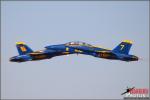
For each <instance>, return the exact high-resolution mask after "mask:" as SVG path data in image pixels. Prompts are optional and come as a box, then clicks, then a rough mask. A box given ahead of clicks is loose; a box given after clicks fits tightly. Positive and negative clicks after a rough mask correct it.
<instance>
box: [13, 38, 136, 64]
mask: <svg viewBox="0 0 150 100" xmlns="http://www.w3.org/2000/svg"><path fill="white" fill-rule="evenodd" d="M131 46H132V41H129V40H124V41H123V42H121V43H120V44H119V45H118V46H117V47H115V48H114V49H113V50H109V49H104V48H100V47H96V46H93V45H90V44H87V43H85V42H79V41H74V42H68V43H65V44H59V45H50V46H46V47H45V49H44V50H39V51H33V50H32V49H31V48H30V47H28V46H27V45H26V44H25V43H24V42H17V43H16V47H17V49H18V53H19V55H17V56H14V57H11V58H10V61H11V62H25V61H35V60H42V59H50V58H52V57H55V56H61V55H69V54H85V55H91V56H94V57H98V58H105V59H111V60H121V61H137V60H138V57H137V56H134V55H130V54H129V51H130V48H131Z"/></svg>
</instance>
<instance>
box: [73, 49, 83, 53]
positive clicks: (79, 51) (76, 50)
mask: <svg viewBox="0 0 150 100" xmlns="http://www.w3.org/2000/svg"><path fill="white" fill-rule="evenodd" d="M74 51H75V52H78V53H81V52H83V51H81V50H78V49H75V50H74Z"/></svg>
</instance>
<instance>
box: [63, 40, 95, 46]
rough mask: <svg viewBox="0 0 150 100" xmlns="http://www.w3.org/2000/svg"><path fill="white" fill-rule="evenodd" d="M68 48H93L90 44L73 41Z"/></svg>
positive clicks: (67, 44) (68, 44)
mask: <svg viewBox="0 0 150 100" xmlns="http://www.w3.org/2000/svg"><path fill="white" fill-rule="evenodd" d="M65 45H66V46H87V47H93V46H92V45H90V44H87V43H85V42H80V41H72V42H68V43H66V44H65Z"/></svg>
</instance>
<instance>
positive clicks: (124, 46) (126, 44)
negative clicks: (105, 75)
mask: <svg viewBox="0 0 150 100" xmlns="http://www.w3.org/2000/svg"><path fill="white" fill-rule="evenodd" d="M131 46H132V41H130V40H124V41H123V42H121V43H120V44H119V45H118V46H117V47H115V48H114V49H113V50H112V51H114V52H117V53H122V54H128V53H129V51H130V48H131Z"/></svg>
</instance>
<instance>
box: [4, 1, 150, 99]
mask: <svg viewBox="0 0 150 100" xmlns="http://www.w3.org/2000/svg"><path fill="white" fill-rule="evenodd" d="M148 8H149V1H122V2H118V1H107V2H105V1H71V2H69V1H49V2H48V1H22V2H19V1H12V2H11V1H3V2H2V3H1V29H2V31H1V58H2V59H1V65H2V66H1V81H2V82H1V87H2V93H1V94H2V95H1V96H2V98H3V99H33V98H34V99H37V98H39V99H60V98H61V99H70V98H71V99H79V98H80V99H109V98H114V99H116V98H117V99H121V98H123V96H122V95H120V94H121V93H122V92H124V91H125V89H126V87H127V86H128V87H132V86H135V87H136V88H149V9H148ZM125 39H129V40H132V41H133V42H134V43H133V46H132V48H131V51H130V54H134V55H136V56H138V57H139V58H140V60H139V61H135V62H123V61H115V60H106V59H101V58H95V57H92V56H87V55H70V56H59V57H54V58H52V59H48V60H41V61H32V62H31V61H30V62H24V63H15V62H9V58H10V57H12V56H15V55H18V52H17V49H16V47H15V43H16V42H17V41H24V42H25V43H26V44H28V45H29V46H30V47H31V48H32V49H33V50H40V49H44V47H45V46H48V45H53V44H62V43H66V42H69V41H74V40H78V41H83V42H87V43H89V44H92V45H96V46H103V47H105V48H110V49H113V48H114V47H115V46H117V45H118V44H119V43H120V42H121V41H122V40H125Z"/></svg>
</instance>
